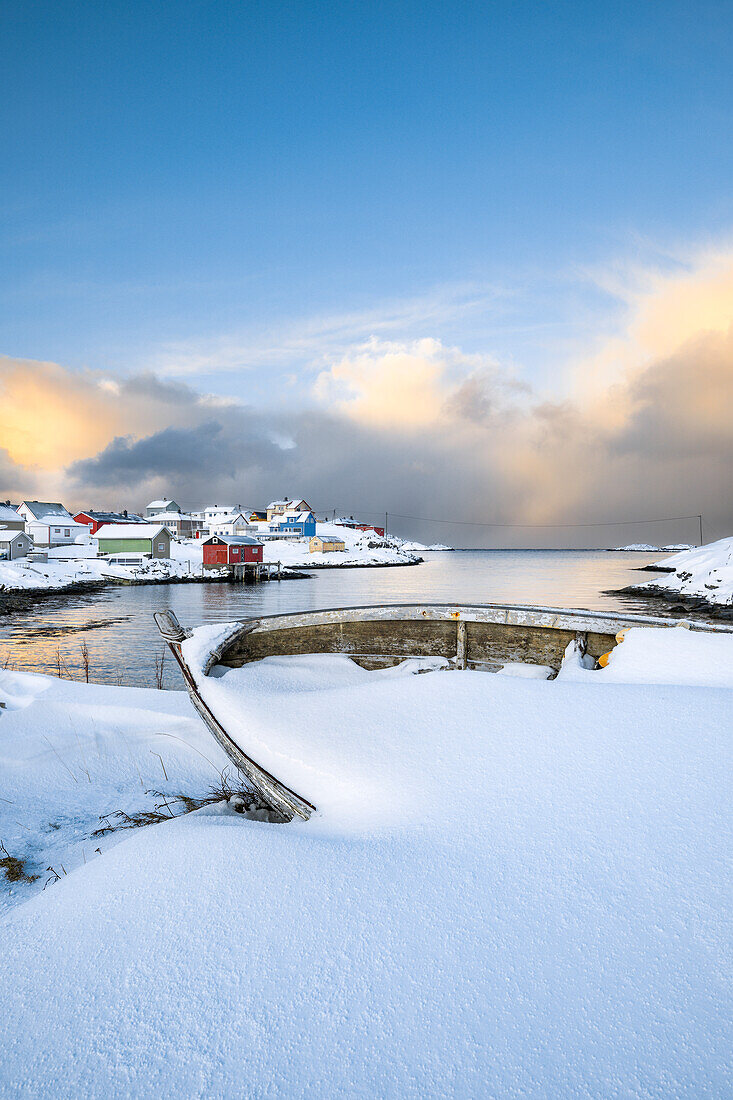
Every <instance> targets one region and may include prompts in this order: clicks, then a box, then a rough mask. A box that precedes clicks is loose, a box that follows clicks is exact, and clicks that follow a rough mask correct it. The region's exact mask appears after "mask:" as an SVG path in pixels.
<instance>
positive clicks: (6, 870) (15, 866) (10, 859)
mask: <svg viewBox="0 0 733 1100" xmlns="http://www.w3.org/2000/svg"><path fill="white" fill-rule="evenodd" d="M0 871H2V873H3V874H4V875H5V878H6V879H7V880H8V882H35V881H36V879H37V878H39V876H38V875H31V874H29V873H28V871H26V869H25V862H24V860H22V859H17V857H16V856H11V854H10V852H9V851H8V849H7V848H6V847H5V845H4V844H3V843H2V841H0Z"/></svg>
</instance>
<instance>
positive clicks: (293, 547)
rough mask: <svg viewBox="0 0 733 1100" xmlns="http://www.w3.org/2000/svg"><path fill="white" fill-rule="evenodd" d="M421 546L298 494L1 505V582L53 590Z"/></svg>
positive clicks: (361, 561)
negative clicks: (193, 505)
mask: <svg viewBox="0 0 733 1100" xmlns="http://www.w3.org/2000/svg"><path fill="white" fill-rule="evenodd" d="M423 549H425V548H424V547H422V545H421V544H416V543H406V542H405V541H404V540H402V539H398V538H395V537H394V536H392V537H388V536H387V534H386V532H385V528H384V527H377V526H374V525H371V524H366V523H359V522H357V521H356V520H355V519H354V518H353V517H348V518H347V517H337V516H336V515H335V514H334V515H333V516H332V517H331V518H330V519H328V520H327V519H326V518H325V517H324V518H318V517H317V516H316V514H315V512H314V511H313V509H312V508H311V506H310V505H309V504H308V502H307V501H306V500H304V499H302V498H300V499H297V498H283V499H280V500H273V501H271V502H270V503H269V504H268V505H267V507H265V508H262V509H252V508H245V507H243V506H241V505H235V504H211V505H208V506H206V507H204V508H202V509H200V510H190V511H187V510H184V508H183V507H182V506H181V504H180V503H179V502H178V501H176V500H175V499H173V498H172V497H171V498H169V497H165V496H164V497H161V498H159V499H156V500H152V501H150V503H149V504H148V505H147V507H146V508H145V509H144V510H143V512H134V511H132V510H128V509H124V510H122V511H106V510H98V509H95V508H88V509H86V510H81V511H72V510H70V509H67V508H66V507H65V506H64V505H63V504H62V503H61V502H60V501H38V500H23V501H20V502H19V503H12V502H11V501H9V500H8V501H5V502H4V503H0V589H4V590H12V589H26V590H27V589H38V590H43V589H47V590H58V589H60V588H66V587H71V586H76V585H80V584H81V585H83V584H89V583H101V582H116V583H166V582H172V581H191V580H222V579H231V580H238V581H243V582H247V583H256V582H259V581H264V580H269V579H278V580H280V579H286V578H290V577H296V576H302V575H303V574H302V572H297V571H298V570H302V569H303V568H312V569H322V568H329V567H331V568H333V567H339V566H341V567H355V566H360V565H362V566H368V565H371V566H380V565H413V564H417V563H419V562H420V561H421V560H422V559H421V558H420V557H419V556H418V555H419V552H420V551H421V550H423Z"/></svg>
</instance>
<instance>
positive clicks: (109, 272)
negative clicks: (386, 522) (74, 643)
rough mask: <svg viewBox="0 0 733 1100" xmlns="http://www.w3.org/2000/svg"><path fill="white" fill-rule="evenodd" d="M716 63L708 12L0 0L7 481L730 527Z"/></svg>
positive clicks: (732, 173)
mask: <svg viewBox="0 0 733 1100" xmlns="http://www.w3.org/2000/svg"><path fill="white" fill-rule="evenodd" d="M732 47H733V4H732V3H731V2H718V3H706V2H704V0H703V2H701V0H697V2H694V3H688V2H686V3H680V2H676V0H671V2H658V3H657V2H647V3H644V4H639V3H638V2H636V3H608V4H605V5H599V4H597V3H591V2H584V3H578V2H575V3H569V2H567V3H563V2H555V3H552V4H549V3H522V2H515V3H508V2H503V3H491V2H487V0H483V2H482V3H473V2H468V0H463V2H462V0H453V2H452V3H447V2H441V3H437V2H431V0H422V2H420V3H412V2H410V0H399V2H394V3H385V2H377V0H371V2H369V3H362V2H349V0H343V2H341V3H339V4H334V3H333V2H328V3H322V2H319V0H308V2H307V3H296V2H287V3H279V2H276V0H271V2H255V0H253V2H242V0H239V2H237V3H230V2H227V0H218V2H197V3H191V2H188V0H178V2H176V3H169V2H166V0H159V2H156V3H155V4H150V3H147V2H145V3H143V2H138V0H126V2H125V3H116V2H114V0H105V3H103V4H96V5H91V4H83V3H71V2H69V3H61V4H59V3H58V2H54V3H36V2H33V0H24V2H15V0H0V136H1V139H2V149H3V156H2V157H1V158H0V194H1V195H2V202H1V203H0V264H1V267H0V270H2V272H3V278H2V279H1V280H0V497H1V498H2V499H6V498H11V499H16V498H18V497H28V496H38V497H40V498H42V499H50V498H55V499H62V500H64V502H65V503H67V504H68V505H69V506H70V507H75V506H79V507H92V506H96V507H117V506H119V507H124V506H127V507H140V506H144V504H145V503H146V502H147V500H148V499H150V498H151V497H152V496H156V495H160V494H161V493H167V495H172V496H175V497H176V499H180V500H181V502H182V504H183V505H184V506H186V507H190V508H194V507H198V506H200V505H202V504H205V503H208V502H213V500H212V497H213V499H214V500H226V501H232V502H236V503H241V504H243V505H248V506H257V505H261V504H262V503H263V502H265V503H266V501H267V500H268V499H270V498H272V497H276V496H280V495H283V494H287V495H293V496H304V497H306V498H307V499H308V500H310V501H311V503H312V504H313V505H314V506H315V507H316V508H317V509H320V510H323V511H325V510H326V509H334V508H335V509H337V510H339V511H344V512H347V513H349V514H351V513H353V514H361V515H362V516H363V517H364V518H366V519H369V518H376V516H377V515H378V514H381V513H383V512H385V511H389V512H391V513H393V514H394V515H395V516H398V515H400V516H419V517H427V519H430V520H432V521H435V522H430V523H427V522H420V523H418V522H417V521H412V520H410V521H408V520H402V521H399V523H401V525H402V526H401V533H405V534H412V535H415V536H417V537H424V538H441V537H443V538H446V539H448V541H456V542H458V543H459V544H460V545H543V544H546V545H595V544H598V545H602V544H605V543H606V542H607V541H609V540H610V541H611V542H617V541H623V542H630V541H637V539H653V540H654V541H676V540H680V539H682V540H684V541H691V540H692V539H693V538H694V537H696V530H697V524H696V521H694V520H689V521H688V520H680V521H675V522H669V523H664V524H657V525H650V524H646V523H641V524H635V525H629V526H628V527H622V526H612V527H608V528H604V529H597V528H585V529H572V528H567V527H538V528H536V529H535V528H530V527H523V528H520V527H517V528H504V527H503V528H499V527H494V528H490V527H481V526H479V524H492V523H494V524H527V525H529V524H543V525H544V524H547V525H552V524H571V523H600V522H605V521H607V520H635V519H638V520H648V519H653V518H665V519H666V518H667V517H669V518H670V519H671V518H672V517H677V516H688V515H690V516H693V517H694V516H696V515H697V514H699V513H703V514H704V516H705V520H706V524H707V527H708V530H709V533H710V535H711V537H712V536H714V535H724V534H730V533H733V497H732V495H731V493H730V488H729V482H730V464H731V458H732V457H733V453H732V452H733V442H732V438H731V436H732V433H731V428H730V425H731V423H732V422H733V336H732V335H731V331H732V330H731V325H732V324H733V190H732V189H731V186H730V180H731V178H733V142H731V140H730V135H731V133H732V132H733V66H731V64H730V57H731V52H732ZM438 520H440V521H441V522H437V521H438ZM446 521H458V522H456V523H452V522H451V523H448V522H446ZM399 523H398V521H397V520H395V526H396V527H397V526H399ZM472 525H473V526H472Z"/></svg>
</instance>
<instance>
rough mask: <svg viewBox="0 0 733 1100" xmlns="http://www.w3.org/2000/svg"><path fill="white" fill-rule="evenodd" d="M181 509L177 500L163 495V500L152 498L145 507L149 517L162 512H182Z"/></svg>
mask: <svg viewBox="0 0 733 1100" xmlns="http://www.w3.org/2000/svg"><path fill="white" fill-rule="evenodd" d="M180 510H181V509H180V507H179V505H178V504H176V502H175V500H168V497H163V498H162V500H151V501H150V504H149V505H148V506H147V508H146V509H145V515H146V517H147V518H148V519H149V518H150V517H151V516H157V515H158V514H159V513H160V512H180Z"/></svg>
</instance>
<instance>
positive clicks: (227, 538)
mask: <svg viewBox="0 0 733 1100" xmlns="http://www.w3.org/2000/svg"><path fill="white" fill-rule="evenodd" d="M213 539H217V540H218V541H219V542H225V543H226V544H227V546H262V543H261V542H258V540H257V539H253V538H252V537H251V536H250V535H212V536H211V538H208V539H204V540H203V545H204V546H206V544H207V543H209V542H212V541H213Z"/></svg>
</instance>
